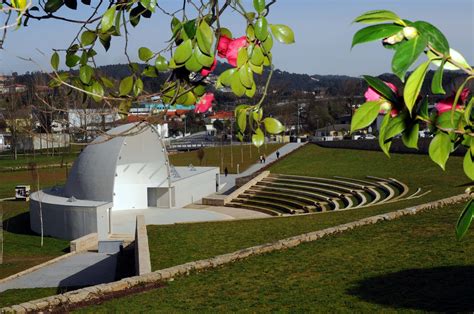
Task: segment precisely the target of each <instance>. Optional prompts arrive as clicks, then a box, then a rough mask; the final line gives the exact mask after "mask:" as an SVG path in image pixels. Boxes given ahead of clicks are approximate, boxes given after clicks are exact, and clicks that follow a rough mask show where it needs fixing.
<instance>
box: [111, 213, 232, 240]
mask: <svg viewBox="0 0 474 314" xmlns="http://www.w3.org/2000/svg"><path fill="white" fill-rule="evenodd" d="M137 215H144V216H145V223H146V224H147V225H169V224H175V223H184V222H202V221H219V220H229V219H234V217H232V216H230V215H227V214H225V213H219V212H215V211H210V210H195V209H189V208H147V209H134V210H119V211H116V212H113V213H112V233H118V234H134V233H135V218H134V217H136V216H137Z"/></svg>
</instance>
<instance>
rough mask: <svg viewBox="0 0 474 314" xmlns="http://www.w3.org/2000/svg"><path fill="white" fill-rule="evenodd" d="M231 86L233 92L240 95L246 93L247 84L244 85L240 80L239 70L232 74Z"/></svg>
mask: <svg viewBox="0 0 474 314" xmlns="http://www.w3.org/2000/svg"><path fill="white" fill-rule="evenodd" d="M230 88H231V89H232V92H233V93H234V94H235V95H237V96H239V97H242V96H243V95H244V94H245V86H244V85H242V82H241V81H240V74H239V72H236V73H234V74H233V75H232V78H231V80H230Z"/></svg>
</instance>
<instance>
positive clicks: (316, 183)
mask: <svg viewBox="0 0 474 314" xmlns="http://www.w3.org/2000/svg"><path fill="white" fill-rule="evenodd" d="M262 181H265V182H288V183H295V184H306V185H310V186H317V187H324V188H332V189H335V190H340V191H342V193H352V192H354V191H355V190H354V189H351V188H348V187H344V186H339V185H335V184H330V183H324V182H319V181H307V180H296V179H285V178H268V177H267V178H265V179H264V180H262Z"/></svg>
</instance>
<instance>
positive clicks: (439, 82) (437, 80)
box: [431, 60, 446, 94]
mask: <svg viewBox="0 0 474 314" xmlns="http://www.w3.org/2000/svg"><path fill="white" fill-rule="evenodd" d="M445 63H446V60H443V61H442V62H441V65H440V67H439V68H438V69H437V70H436V72H435V74H434V75H433V79H432V81H431V91H432V92H433V94H446V92H445V90H444V88H443V72H444V64H445Z"/></svg>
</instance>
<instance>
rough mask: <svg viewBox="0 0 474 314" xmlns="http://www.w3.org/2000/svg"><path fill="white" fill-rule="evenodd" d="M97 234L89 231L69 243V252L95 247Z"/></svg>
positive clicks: (97, 241)
mask: <svg viewBox="0 0 474 314" xmlns="http://www.w3.org/2000/svg"><path fill="white" fill-rule="evenodd" d="M98 244H99V236H98V235H97V233H89V234H86V235H85V236H83V237H80V238H78V239H76V240H72V241H71V242H70V243H69V248H70V251H71V252H84V251H89V250H94V249H97V246H98Z"/></svg>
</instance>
